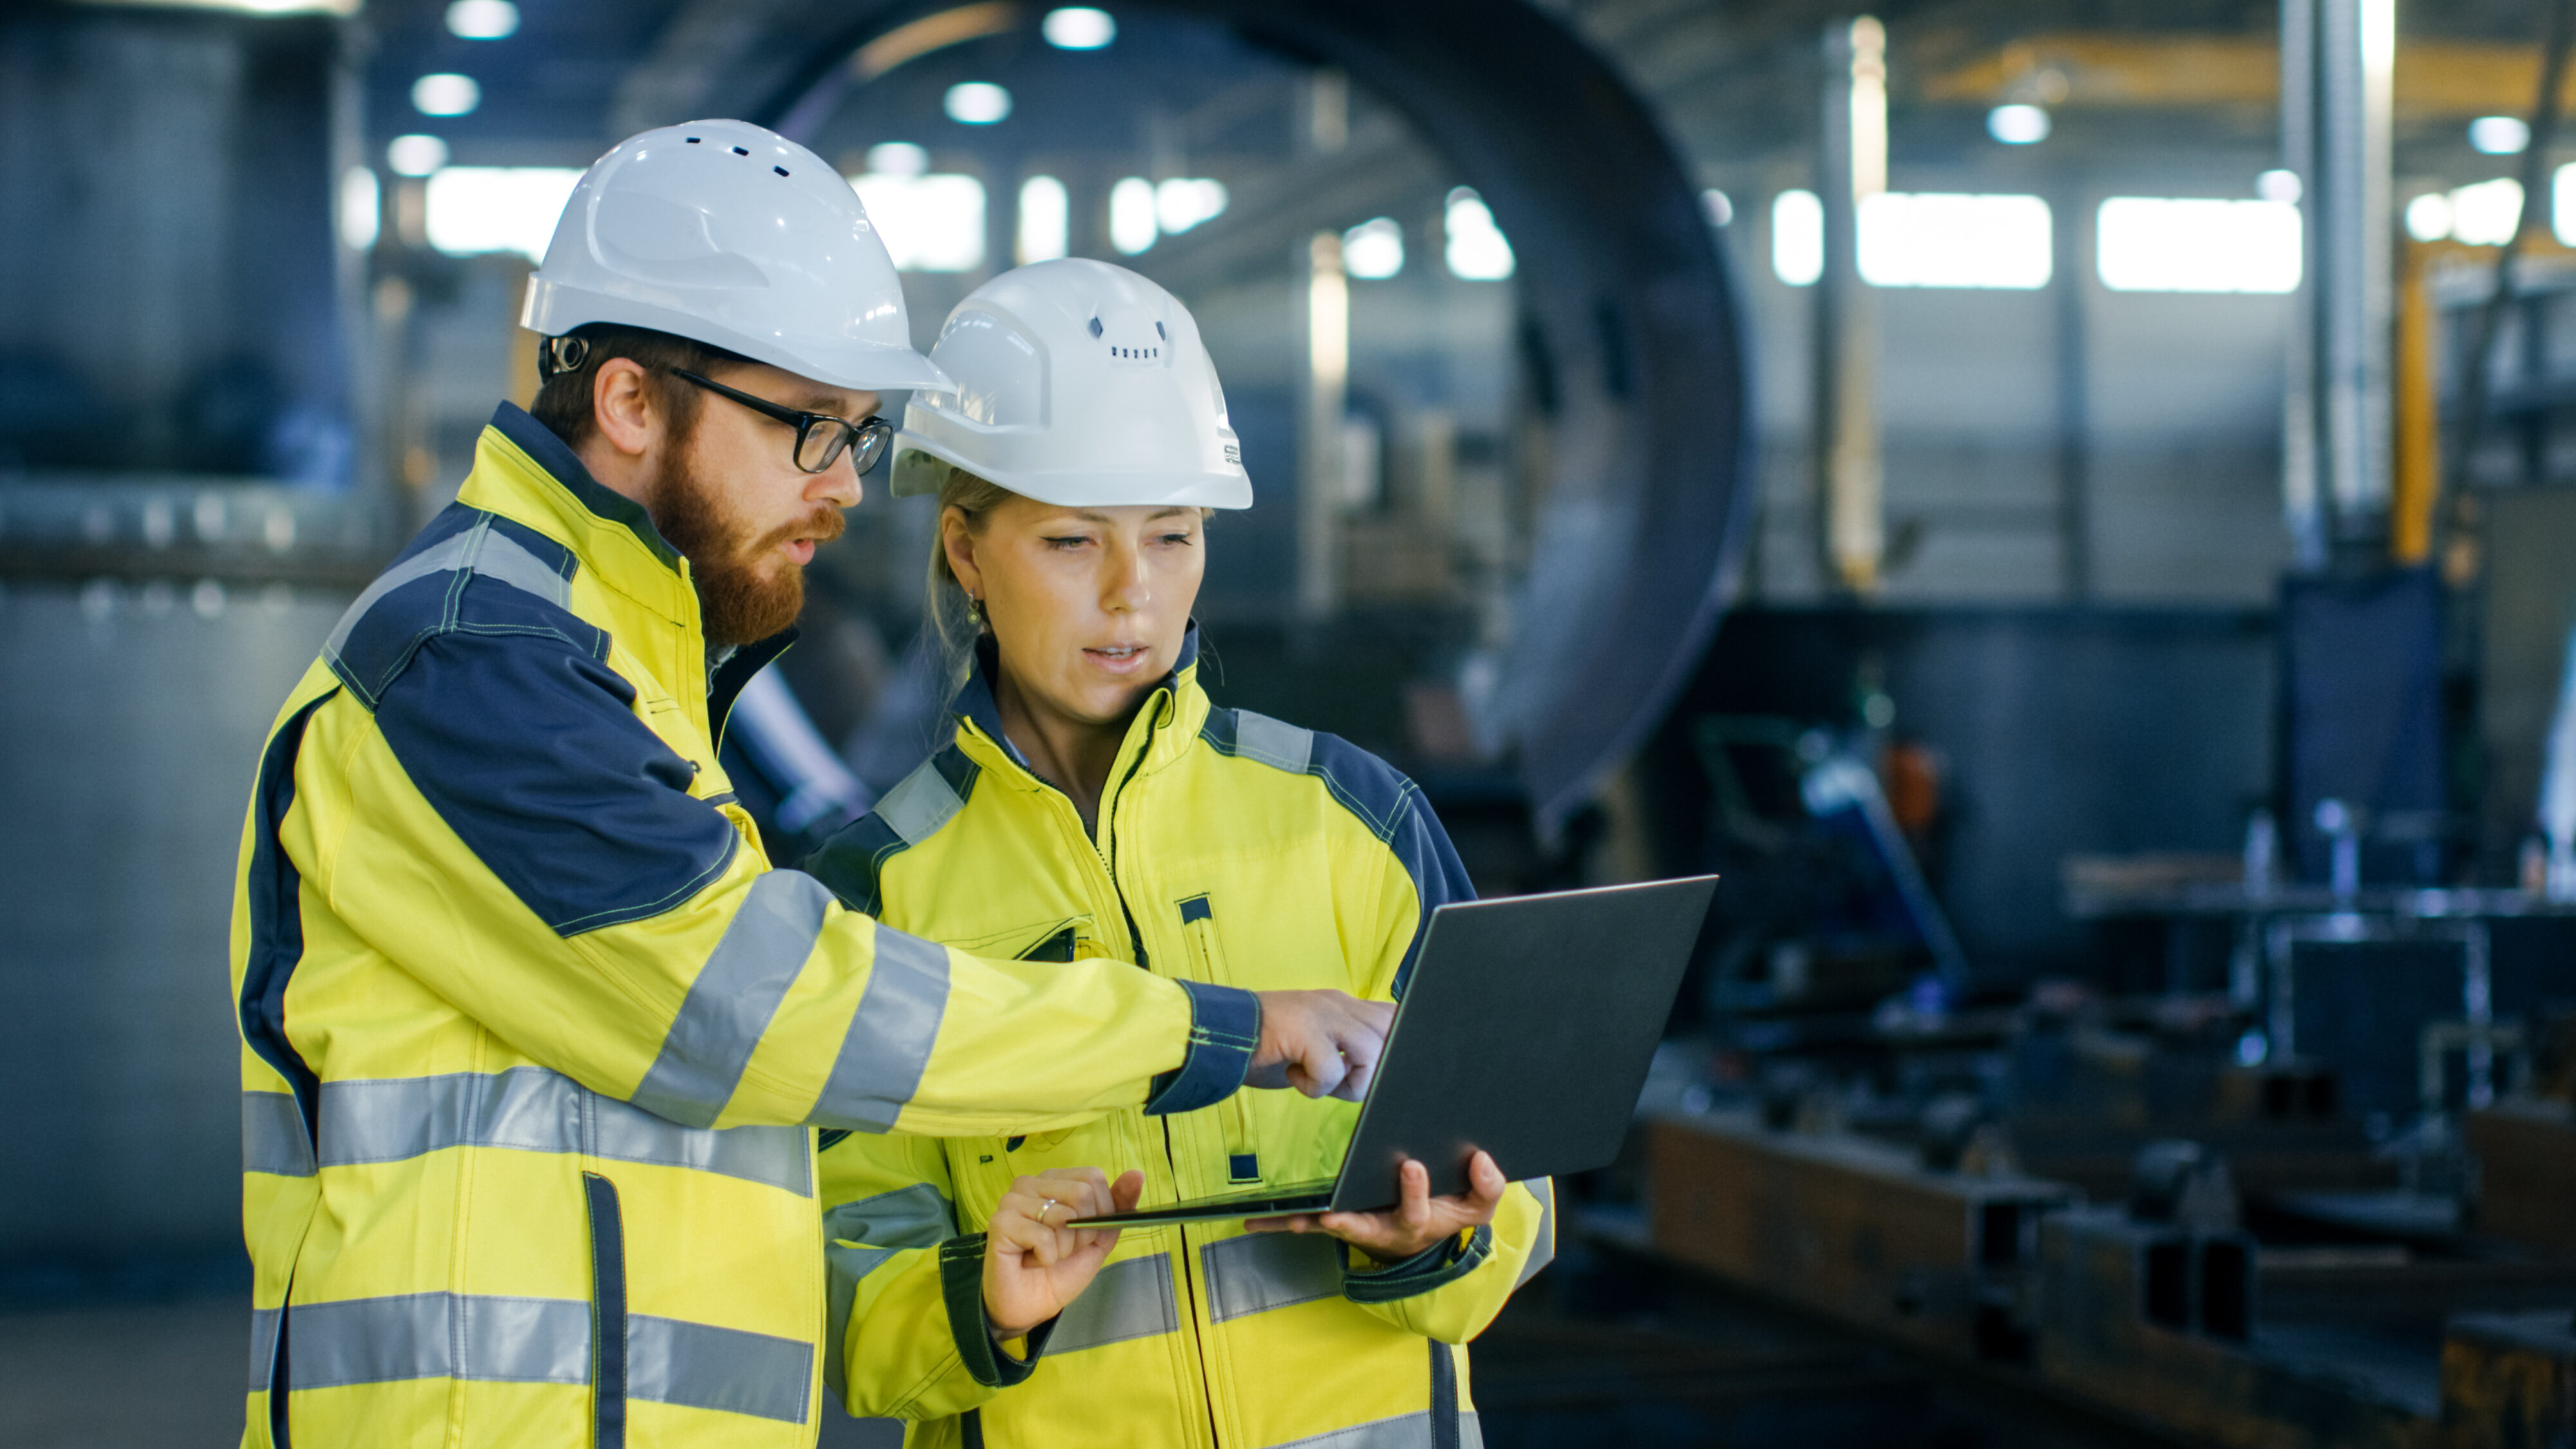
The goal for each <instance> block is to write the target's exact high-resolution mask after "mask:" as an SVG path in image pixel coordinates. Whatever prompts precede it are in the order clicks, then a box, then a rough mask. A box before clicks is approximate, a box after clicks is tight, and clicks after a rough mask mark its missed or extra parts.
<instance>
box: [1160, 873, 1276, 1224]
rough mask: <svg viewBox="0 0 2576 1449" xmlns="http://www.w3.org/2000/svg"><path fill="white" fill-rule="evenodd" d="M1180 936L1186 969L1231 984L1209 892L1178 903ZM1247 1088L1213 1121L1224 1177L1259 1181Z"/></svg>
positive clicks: (1221, 1107)
mask: <svg viewBox="0 0 2576 1449" xmlns="http://www.w3.org/2000/svg"><path fill="white" fill-rule="evenodd" d="M1178 909H1179V911H1180V913H1181V938H1182V939H1183V940H1185V941H1187V942H1188V943H1189V948H1190V972H1191V974H1192V975H1193V976H1194V977H1196V978H1197V979H1198V980H1201V981H1204V982H1206V983H1208V984H1209V985H1211V986H1231V985H1233V984H1234V980H1233V975H1232V973H1231V972H1229V971H1227V970H1226V966H1225V946H1224V943H1223V942H1222V941H1221V940H1219V939H1218V937H1217V933H1216V902H1215V899H1214V898H1213V897H1211V896H1208V895H1205V894H1201V895H1195V896H1191V897H1189V898H1188V899H1186V900H1183V901H1181V902H1180V903H1179V905H1178ZM1251 1096H1252V1094H1251V1093H1250V1092H1237V1093H1235V1094H1234V1095H1233V1096H1231V1097H1228V1098H1226V1099H1225V1100H1224V1101H1223V1102H1220V1103H1218V1104H1217V1107H1216V1114H1217V1121H1218V1122H1219V1123H1220V1124H1222V1127H1223V1130H1224V1132H1225V1178H1226V1181H1227V1182H1228V1183H1243V1184H1250V1183H1257V1182H1259V1181H1261V1150H1260V1143H1259V1142H1258V1141H1257V1140H1256V1139H1255V1137H1254V1135H1253V1131H1252V1107H1251V1105H1250V1103H1249V1102H1248V1101H1247V1099H1248V1098H1249V1097H1251Z"/></svg>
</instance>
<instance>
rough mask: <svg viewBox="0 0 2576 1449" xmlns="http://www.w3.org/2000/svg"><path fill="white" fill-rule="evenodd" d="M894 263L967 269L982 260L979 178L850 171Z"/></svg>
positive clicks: (902, 267)
mask: <svg viewBox="0 0 2576 1449" xmlns="http://www.w3.org/2000/svg"><path fill="white" fill-rule="evenodd" d="M850 185H851V186H852V187H854V188H856V189H857V191H858V193H859V202H860V204H861V205H863V206H865V207H866V208H867V209H868V220H869V221H871V222H873V223H875V225H876V229H877V236H878V238H879V239H880V240H882V241H883V242H884V243H885V246H886V253H887V255H889V256H891V257H893V258H894V264H895V268H896V270H898V271H906V272H971V271H974V270H975V269H976V268H978V267H980V266H982V265H984V183H983V182H981V181H978V180H976V179H975V178H974V177H972V176H957V175H949V174H944V173H943V174H932V175H924V176H887V175H881V174H879V173H876V172H873V171H872V172H869V173H868V174H867V175H865V176H853V177H851V178H850Z"/></svg>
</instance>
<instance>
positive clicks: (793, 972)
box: [632, 870, 832, 1127]
mask: <svg viewBox="0 0 2576 1449" xmlns="http://www.w3.org/2000/svg"><path fill="white" fill-rule="evenodd" d="M831 904H832V893H831V892H830V891H828V890H825V889H824V888H823V883H822V882H821V881H818V880H816V879H814V878H813V877H812V876H810V875H807V874H805V873H804V872H802V871H794V870H773V871H770V872H769V873H768V874H766V875H763V876H762V877H760V878H759V879H758V880H756V881H753V882H752V883H751V889H750V891H749V892H748V893H746V895H745V897H744V900H743V903H742V905H741V906H740V908H738V909H737V910H736V911H735V912H734V917H733V920H732V922H731V923H730V924H729V925H727V926H726V927H725V934H724V939H723V940H722V941H720V942H718V943H716V949H715V952H714V954H712V955H710V956H709V957H707V962H706V965H704V966H702V967H700V968H699V970H698V979H697V980H696V981H694V982H691V983H690V985H689V994H688V996H687V998H686V999H684V1000H683V1001H681V1003H680V1012H679V1015H678V1016H677V1017H675V1018H673V1020H672V1022H671V1030H670V1031H669V1032H668V1033H667V1034H666V1035H665V1036H664V1037H663V1038H662V1052H661V1055H660V1056H658V1057H656V1058H655V1059H654V1061H653V1067H652V1070H650V1071H648V1072H646V1073H645V1074H644V1080H643V1082H642V1084H641V1085H639V1086H637V1087H636V1089H635V1096H634V1098H633V1099H632V1100H633V1101H634V1103H635V1105H636V1106H638V1107H641V1108H643V1109H644V1110H645V1111H647V1112H651V1113H653V1114H654V1115H656V1116H659V1117H667V1118H669V1119H670V1120H671V1121H674V1122H677V1123H680V1124H681V1125H683V1126H687V1127H708V1126H712V1125H714V1123H715V1120H716V1117H717V1115H718V1114H719V1113H721V1112H723V1111H724V1108H725V1103H727V1102H730V1101H732V1100H733V1092H734V1087H735V1086H736V1085H737V1084H738V1083H740V1082H741V1080H742V1070H743V1068H744V1067H745V1066H747V1065H749V1064H750V1062H751V1054H752V1051H753V1049H755V1048H756V1047H758V1046H759V1045H760V1038H761V1035H762V1033H764V1032H766V1031H768V1030H769V1019H770V1017H772V1016H774V1015H776V1014H777V1011H778V1003H779V1002H780V1001H781V1000H782V999H784V998H785V997H786V995H787V988H788V987H790V986H792V985H794V984H795V981H796V977H797V974H798V973H799V972H802V971H803V970H804V969H805V960H806V958H807V957H809V956H811V955H813V954H814V941H815V938H816V937H818V936H820V935H821V934H822V932H823V916H824V913H825V911H826V910H827V909H828V908H829V907H830V906H831Z"/></svg>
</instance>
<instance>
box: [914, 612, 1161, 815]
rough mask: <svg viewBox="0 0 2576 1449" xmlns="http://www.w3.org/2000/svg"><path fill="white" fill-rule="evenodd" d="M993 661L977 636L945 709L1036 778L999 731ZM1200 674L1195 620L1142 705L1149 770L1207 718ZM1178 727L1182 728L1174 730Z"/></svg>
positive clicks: (990, 647)
mask: <svg viewBox="0 0 2576 1449" xmlns="http://www.w3.org/2000/svg"><path fill="white" fill-rule="evenodd" d="M996 663H997V661H996V658H995V655H994V652H993V641H992V639H991V637H990V636H986V637H985V638H983V639H980V640H978V641H977V642H976V645H975V664H974V667H973V668H972V669H971V670H969V671H968V672H967V675H966V682H965V684H963V685H961V686H960V687H959V688H958V690H957V697H956V698H955V699H954V700H952V701H950V703H949V710H950V712H951V713H953V714H954V715H956V717H957V720H958V722H959V723H960V724H963V725H971V726H973V727H974V729H975V731H976V733H978V734H981V735H982V736H984V738H986V739H988V740H990V741H992V743H993V747H994V748H995V749H997V750H1000V751H1001V752H1002V754H1003V755H1005V756H1007V757H1008V758H1009V760H1010V762H1011V763H1012V764H1014V765H1017V766H1019V767H1020V768H1021V769H1022V770H1024V771H1029V773H1030V776H1031V778H1035V776H1036V772H1035V771H1033V770H1030V767H1029V762H1028V758H1027V757H1026V756H1024V755H1022V754H1021V753H1020V749H1019V746H1017V745H1014V744H1012V743H1011V737H1010V736H1009V735H1006V734H1004V733H1002V709H1001V706H1000V705H999V704H998V703H996V702H995V700H994V697H993V670H994V668H995V666H996ZM1198 673H1199V626H1198V621H1197V620H1195V619H1193V620H1191V621H1190V626H1189V628H1188V630H1187V631H1185V632H1184V633H1183V634H1182V635H1181V652H1180V657H1179V658H1178V659H1177V660H1175V661H1174V663H1173V665H1172V672H1171V673H1169V674H1166V675H1164V676H1163V678H1162V680H1161V681H1160V682H1159V683H1158V684H1156V685H1155V687H1154V692H1153V693H1151V694H1149V695H1147V696H1146V697H1145V702H1144V704H1143V705H1142V706H1141V707H1140V708H1141V709H1142V710H1143V711H1145V712H1147V714H1148V717H1149V718H1150V719H1151V720H1152V725H1151V729H1152V731H1153V734H1152V738H1151V739H1150V740H1149V741H1148V742H1147V744H1146V747H1145V748H1146V757H1147V758H1146V766H1147V768H1149V769H1159V768H1161V767H1162V766H1163V765H1164V764H1166V763H1168V762H1169V760H1170V759H1171V757H1172V756H1173V755H1174V754H1175V753H1176V752H1177V751H1178V750H1180V749H1182V748H1186V747H1187V745H1188V742H1189V741H1190V740H1191V739H1193V738H1195V737H1196V736H1197V734H1198V728H1199V725H1200V724H1202V723H1203V722H1205V720H1206V718H1207V711H1208V698H1207V694H1206V692H1205V691H1204V690H1202V689H1200V688H1199V683H1198ZM1176 725H1178V726H1186V728H1179V729H1176V728H1174V726H1176Z"/></svg>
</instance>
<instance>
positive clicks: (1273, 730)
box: [1199, 709, 1476, 1000]
mask: <svg viewBox="0 0 2576 1449" xmlns="http://www.w3.org/2000/svg"><path fill="white" fill-rule="evenodd" d="M1247 719H1248V720H1249V721H1250V722H1251V723H1250V727H1249V728H1247V725H1246V721H1247ZM1199 738H1200V739H1202V740H1204V741H1206V742H1207V744H1208V746H1209V747H1210V748H1212V749H1214V750H1215V751H1216V752H1217V753H1218V754H1220V755H1225V756H1228V757H1230V758H1239V759H1248V760H1256V761H1258V762H1260V763H1262V764H1265V765H1269V766H1271V767H1272V768H1274V769H1280V770H1286V771H1288V772H1289V773H1291V774H1304V775H1312V776H1314V777H1315V778H1316V779H1318V780H1321V781H1322V782H1323V785H1324V789H1325V790H1326V791H1327V792H1328V793H1330V794H1331V795H1332V797H1333V800H1334V802H1335V803H1337V804H1339V805H1340V806H1341V807H1342V808H1343V809H1345V810H1347V811H1349V812H1350V813H1351V814H1353V815H1354V816H1357V817H1358V818H1359V820H1360V821H1361V823H1363V824H1365V825H1367V826H1368V828H1369V830H1370V831H1371V833H1373V834H1375V835H1376V836H1377V838H1378V839H1379V840H1381V841H1384V842H1385V843H1386V848H1387V849H1388V850H1391V851H1393V852H1394V853H1395V858H1396V859H1397V860H1399V861H1402V862H1403V863H1404V870H1405V874H1407V875H1409V876H1411V877H1412V878H1413V889H1414V893H1415V894H1416V895H1417V896H1419V897H1420V898H1421V901H1422V915H1421V918H1420V919H1419V920H1417V921H1416V922H1415V923H1414V927H1413V940H1412V941H1411V943H1409V944H1408V945H1406V947H1405V948H1404V960H1403V962H1402V964H1400V965H1399V966H1397V968H1396V972H1395V994H1396V996H1397V998H1398V999H1399V1000H1400V999H1402V997H1403V995H1404V988H1405V984H1406V983H1407V982H1408V981H1410V980H1411V979H1412V977H1413V962H1414V958H1416V957H1417V956H1419V955H1421V954H1422V938H1423V936H1424V935H1425V934H1427V933H1428V932H1429V931H1430V929H1431V913H1432V912H1433V911H1435V910H1437V909H1439V908H1440V907H1442V906H1444V905H1448V904H1449V903H1451V902H1453V901H1472V900H1474V899H1475V898H1476V888H1475V886H1474V885H1473V884H1471V883H1470V882H1469V881H1468V879H1467V868H1466V867H1465V866H1464V865H1462V864H1460V863H1459V860H1458V851H1457V847H1455V846H1453V845H1451V844H1450V843H1449V832H1448V831H1447V830H1446V829H1444V828H1442V826H1441V824H1440V817H1439V816H1438V815H1437V814H1435V813H1433V811H1432V809H1431V802H1430V801H1428V800H1426V799H1424V798H1423V795H1422V787H1421V786H1419V785H1416V784H1414V783H1413V781H1412V780H1410V779H1408V778H1406V777H1405V775H1404V774H1403V773H1402V772H1401V771H1399V770H1397V769H1396V768H1395V767H1394V766H1392V765H1389V764H1388V763H1387V762H1386V761H1384V760H1381V759H1379V758H1378V757H1377V756H1375V755H1372V754H1370V753H1369V752H1368V751H1366V750H1363V749H1361V748H1360V747H1359V746H1357V745H1354V744H1352V743H1351V742H1350V741H1348V740H1345V739H1343V738H1342V737H1341V736H1339V735H1328V734H1321V733H1317V732H1314V731H1311V730H1302V729H1298V728H1296V727H1295V726H1292V725H1283V724H1281V723H1279V722H1278V721H1277V720H1273V719H1268V718H1265V717H1263V716H1261V715H1250V716H1247V715H1245V714H1244V712H1243V711H1241V710H1234V709H1211V710H1209V711H1208V718H1207V723H1206V724H1205V725H1203V726H1201V727H1200V729H1199Z"/></svg>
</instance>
